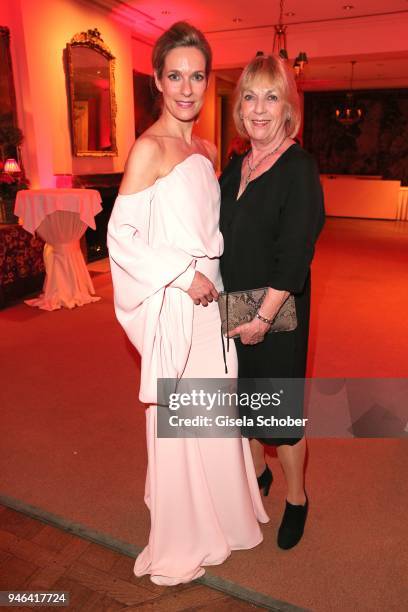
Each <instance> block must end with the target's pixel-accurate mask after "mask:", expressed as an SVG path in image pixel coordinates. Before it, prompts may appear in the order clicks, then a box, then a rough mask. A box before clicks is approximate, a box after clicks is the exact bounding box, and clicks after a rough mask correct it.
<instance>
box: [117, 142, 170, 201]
mask: <svg viewBox="0 0 408 612" xmlns="http://www.w3.org/2000/svg"><path fill="white" fill-rule="evenodd" d="M162 158H163V146H162V144H161V142H160V139H159V138H157V137H155V136H153V135H149V134H146V135H144V134H143V136H140V138H138V139H137V140H136V141H135V143H134V144H133V146H132V148H131V149H130V151H129V155H128V158H127V161H126V165H125V172H124V175H123V178H122V182H121V184H120V189H119V191H120V193H121V194H123V195H129V194H132V193H136V192H138V191H142V190H143V189H146V188H147V187H150V186H151V185H153V183H154V182H155V181H156V180H157V179H158V177H159V176H160V169H161V164H162Z"/></svg>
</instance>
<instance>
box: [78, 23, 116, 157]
mask: <svg viewBox="0 0 408 612" xmlns="http://www.w3.org/2000/svg"><path fill="white" fill-rule="evenodd" d="M78 47H84V48H87V49H91V50H93V51H96V52H97V53H100V54H101V55H102V56H103V57H104V58H106V59H107V60H108V63H109V98H110V146H109V148H105V149H103V150H88V149H87V150H84V149H83V148H81V147H79V145H78V138H77V134H76V131H75V123H74V122H75V110H76V109H75V74H74V61H73V50H74V49H75V48H78ZM66 65H67V77H68V89H69V106H70V119H71V122H70V123H71V141H72V150H73V154H74V155H75V156H76V157H108V156H109V157H114V156H115V155H117V154H118V149H117V144H116V112H117V106H116V98H115V57H114V56H113V55H112V53H111V51H110V49H109V47H108V46H107V45H106V43H105V42H104V41H103V40H102V37H101V34H100V32H99V30H97V28H94V29H93V30H87V31H86V32H80V33H79V34H75V36H74V37H73V38H72V39H71V41H70V42H69V43H67V46H66Z"/></svg>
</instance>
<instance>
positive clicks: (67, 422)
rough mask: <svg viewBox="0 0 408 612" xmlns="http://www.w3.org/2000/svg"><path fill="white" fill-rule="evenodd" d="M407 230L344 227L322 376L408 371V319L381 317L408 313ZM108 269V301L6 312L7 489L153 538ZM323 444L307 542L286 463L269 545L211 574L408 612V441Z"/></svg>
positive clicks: (81, 519) (139, 419) (325, 274)
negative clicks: (294, 535) (286, 540)
mask: <svg viewBox="0 0 408 612" xmlns="http://www.w3.org/2000/svg"><path fill="white" fill-rule="evenodd" d="M401 227H402V228H403V229H401ZM407 230H408V224H398V223H391V222H373V221H357V220H340V219H331V220H329V223H328V224H327V227H326V230H325V234H324V236H323V239H322V241H321V243H320V245H319V249H318V254H317V258H316V261H315V265H314V287H315V291H314V302H313V315H312V329H311V334H312V336H311V337H312V344H311V354H310V357H311V360H310V366H309V372H310V373H311V374H313V375H314V376H319V375H320V376H353V375H354V376H370V375H371V376H381V375H382V376H406V373H407V371H408V363H407V359H406V346H407V344H408V323H407V321H402V324H401V325H400V326H399V327H398V328H395V327H394V326H392V325H391V326H388V327H387V331H386V332H385V331H384V328H381V329H379V325H378V321H379V319H380V317H381V315H382V314H383V313H384V308H385V307H386V308H388V309H389V308H391V309H393V308H394V306H395V309H394V310H396V309H397V308H398V311H397V312H403V311H404V308H405V310H406V306H407V302H408V299H407V283H406V280H405V279H406V265H407V263H408V249H407V242H408V231H407ZM105 265H106V264H105ZM105 270H106V268H104V264H100V267H99V268H98V267H97V268H96V269H94V272H93V274H94V277H93V278H94V283H95V287H96V289H97V294H98V295H101V296H102V297H103V299H102V300H101V301H100V302H98V303H95V304H92V305H89V306H85V307H83V308H77V309H75V310H73V311H67V310H61V311H56V312H52V313H49V312H44V311H39V310H36V309H32V308H29V307H27V306H25V305H24V304H19V305H17V306H14V307H11V308H8V309H6V310H4V311H1V312H0V337H1V347H2V348H1V353H2V359H1V364H2V365H1V374H2V381H1V387H0V401H1V416H0V430H1V432H2V437H1V447H0V494H1V496H2V497H3V498H4V496H8V497H9V498H10V499H12V500H19V501H20V502H22V503H23V504H30V505H32V506H35V507H37V508H40V509H42V510H44V511H46V512H48V513H53V514H55V515H58V516H59V517H61V518H63V519H64V520H65V521H67V522H68V523H69V522H73V523H77V524H80V525H82V526H84V527H85V528H87V529H91V530H92V529H93V530H96V531H98V532H101V533H103V534H105V535H106V536H109V537H111V538H114V539H116V540H120V541H122V542H123V543H128V544H129V545H131V546H142V545H143V544H144V543H145V542H146V539H147V533H148V513H147V511H146V509H145V507H144V505H143V486H144V475H145V466H146V453H145V439H144V414H143V407H142V406H141V405H139V403H138V400H137V391H138V377H139V361H138V358H137V356H136V355H135V353H134V351H133V349H132V347H131V346H130V345H129V343H128V341H127V340H126V338H125V337H124V334H123V333H122V331H121V329H120V327H119V326H118V324H117V323H116V321H115V319H114V315H113V305H112V290H111V283H110V276H109V274H108V273H106V272H105ZM404 275H405V276H404ZM351 296H352V297H353V299H350V298H351ZM373 296H374V297H375V299H374V302H375V307H374V309H373V306H372V303H373V299H372V298H373ZM402 302H404V304H405V306H404V308H403V307H402ZM353 307H355V310H354V313H353ZM367 312H368V314H367ZM340 313H341V316H340ZM372 313H374V314H372ZM366 314H367V316H366ZM360 317H361V325H360V324H359V325H357V326H355V325H354V327H350V323H351V322H353V321H354V322H355V320H356V318H357V319H359V320H360ZM309 449H310V453H309V463H308V470H307V489H308V492H309V497H310V500H311V501H310V504H311V506H310V517H309V520H308V524H307V531H306V534H305V537H304V539H303V540H302V542H301V544H300V545H299V546H298V547H296V548H295V549H293V550H292V551H281V550H279V549H278V548H277V547H276V544H275V537H276V529H277V526H278V524H279V520H280V516H281V512H282V509H283V503H284V502H283V500H284V483H283V477H282V474H281V472H280V469H279V467H278V464H277V461H276V459H275V458H273V457H272V458H271V466H272V469H273V470H274V474H275V482H274V484H273V486H272V489H271V493H270V496H269V498H268V499H267V500H266V507H267V510H268V512H269V514H270V517H271V522H270V524H269V525H267V526H265V527H264V528H263V531H264V535H265V540H264V542H263V544H262V545H260V546H259V547H258V548H256V549H255V550H253V551H247V552H236V553H234V554H233V555H232V556H231V558H230V559H229V560H228V561H227V562H226V563H225V564H223V565H222V566H218V567H214V568H209V570H208V572H209V573H210V574H212V575H215V576H218V577H220V578H223V579H225V580H228V581H232V582H234V583H236V584H238V585H241V586H242V587H246V588H248V589H252V590H255V591H258V592H261V593H264V594H266V595H269V596H270V597H271V598H274V599H277V600H282V601H284V602H290V603H291V604H294V605H296V606H299V607H302V608H307V609H311V610H316V611H317V612H318V611H322V612H323V611H324V612H327V611H333V612H335V611H336V612H337V611H339V612H340V611H341V612H343V611H344V610H347V611H349V610H359V611H360V610H361V611H363V610H364V611H365V610H367V611H368V610H381V611H385V610H387V611H388V610H398V611H399V610H402V609H404V608H405V605H406V601H407V595H408V592H407V584H406V576H407V569H408V553H407V546H406V542H407V535H408V533H407V531H408V530H407V519H406V507H407V493H408V487H407V479H406V473H407V470H408V454H407V450H408V446H407V443H406V441H404V440H356V439H355V440H311V441H309ZM0 527H1V526H0ZM276 609H278V608H276ZM281 609H284V606H283V607H281Z"/></svg>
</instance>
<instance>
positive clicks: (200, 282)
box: [187, 271, 218, 306]
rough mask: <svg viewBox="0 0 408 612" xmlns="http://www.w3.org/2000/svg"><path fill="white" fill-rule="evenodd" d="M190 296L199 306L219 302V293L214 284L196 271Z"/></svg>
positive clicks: (189, 290)
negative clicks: (214, 301)
mask: <svg viewBox="0 0 408 612" xmlns="http://www.w3.org/2000/svg"><path fill="white" fill-rule="evenodd" d="M187 293H188V295H189V296H190V297H191V299H192V300H193V302H194V304H196V305H197V306H198V305H199V304H201V305H202V306H208V304H209V302H212V301H213V300H218V291H217V290H216V288H215V286H214V284H213V283H212V282H211V281H210V279H209V278H207V277H206V276H205V275H204V274H201V272H198V271H196V273H195V274H194V278H193V282H192V283H191V285H190V288H189V289H188V291H187Z"/></svg>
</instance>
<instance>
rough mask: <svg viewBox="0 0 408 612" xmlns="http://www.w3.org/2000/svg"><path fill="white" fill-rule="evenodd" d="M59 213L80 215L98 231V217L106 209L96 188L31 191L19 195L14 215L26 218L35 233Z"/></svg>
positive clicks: (26, 225)
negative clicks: (48, 219)
mask: <svg viewBox="0 0 408 612" xmlns="http://www.w3.org/2000/svg"><path fill="white" fill-rule="evenodd" d="M56 210H66V211H70V212H76V213H78V214H79V217H80V219H81V220H82V221H83V222H84V223H86V225H88V226H89V227H91V228H92V229H95V215H97V214H98V213H99V212H100V211H101V210H102V206H101V196H100V194H99V192H98V191H96V189H27V190H22V191H19V192H18V193H17V199H16V205H15V207H14V214H15V215H17V216H18V217H21V218H22V219H23V227H24V229H25V230H27V232H30V233H31V234H34V232H35V230H36V229H37V227H38V226H39V225H40V223H41V221H42V220H43V219H44V217H45V216H46V215H49V214H51V213H53V212H55V211H56Z"/></svg>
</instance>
